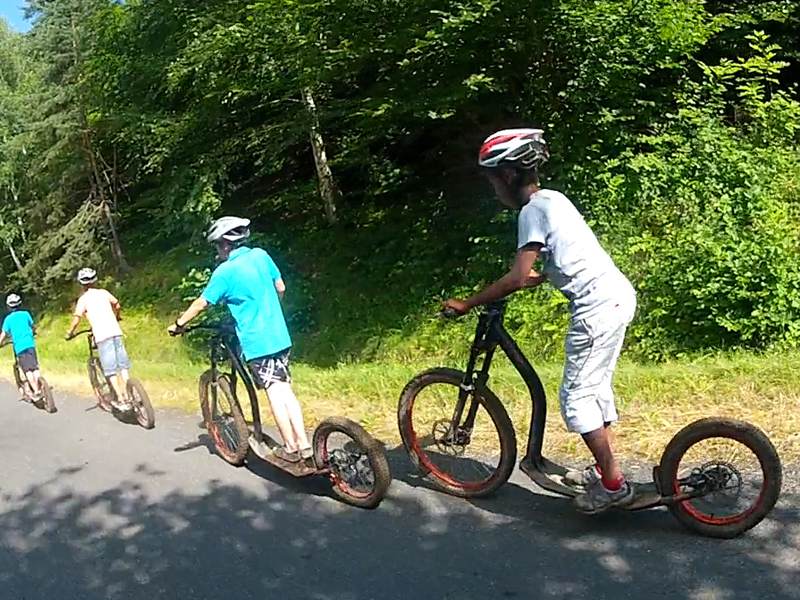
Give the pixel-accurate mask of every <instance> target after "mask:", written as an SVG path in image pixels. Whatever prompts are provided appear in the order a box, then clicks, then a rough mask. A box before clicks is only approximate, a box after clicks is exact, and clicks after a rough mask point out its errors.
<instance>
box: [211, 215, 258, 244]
mask: <svg viewBox="0 0 800 600" xmlns="http://www.w3.org/2000/svg"><path fill="white" fill-rule="evenodd" d="M249 237H250V219H242V218H240V217H222V218H221V219H217V220H216V221H214V223H212V224H211V227H210V228H209V229H208V235H207V236H206V239H207V240H208V241H209V242H218V241H219V240H227V241H228V242H240V241H242V240H246V239H247V238H249Z"/></svg>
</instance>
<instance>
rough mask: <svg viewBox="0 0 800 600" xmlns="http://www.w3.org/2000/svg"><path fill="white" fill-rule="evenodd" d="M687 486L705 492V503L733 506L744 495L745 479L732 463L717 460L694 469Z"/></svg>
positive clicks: (703, 495)
mask: <svg viewBox="0 0 800 600" xmlns="http://www.w3.org/2000/svg"><path fill="white" fill-rule="evenodd" d="M687 485H689V486H690V487H693V488H695V489H696V490H698V491H703V492H704V493H703V494H702V498H703V500H704V501H712V502H716V503H719V504H722V505H727V506H733V505H735V504H736V502H737V500H738V499H739V497H740V496H741V494H742V487H743V478H742V474H741V473H740V472H739V470H738V469H737V468H736V467H735V466H733V465H732V464H731V463H729V462H725V461H719V460H715V461H710V462H707V463H705V464H703V465H701V466H700V467H698V468H696V469H693V470H692V472H691V474H690V475H689V477H688V481H687Z"/></svg>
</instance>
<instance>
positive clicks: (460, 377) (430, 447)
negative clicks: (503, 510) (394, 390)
mask: <svg viewBox="0 0 800 600" xmlns="http://www.w3.org/2000/svg"><path fill="white" fill-rule="evenodd" d="M463 381H464V373H463V372H461V371H457V370H455V369H447V368H438V369H431V370H429V371H425V372H424V373H421V374H420V375H417V376H416V377H415V378H414V379H412V380H411V381H410V382H409V383H408V385H406V387H405V389H404V390H403V393H402V394H401V396H400V403H399V405H398V407H397V421H398V426H399V428H400V435H401V437H402V438H403V445H404V446H405V447H406V450H407V451H408V455H409V457H410V458H411V462H413V463H414V466H415V467H417V469H419V471H420V472H421V473H422V474H423V475H425V476H426V477H427V478H428V480H429V481H430V482H431V483H432V484H433V485H435V486H436V487H437V488H439V489H441V490H444V491H446V492H448V493H450V494H453V495H454V496H460V497H462V498H476V497H480V496H486V495H488V494H491V493H492V492H494V491H495V490H496V489H497V488H499V487H500V486H501V485H503V484H504V483H505V482H506V481H507V480H508V478H509V477H510V476H511V472H512V471H513V470H514V463H515V462H516V457H517V436H516V434H515V433H514V426H513V425H512V424H511V419H510V418H509V416H508V413H507V412H506V410H505V408H503V405H502V403H501V402H500V400H499V399H498V398H497V396H495V395H494V394H493V393H492V392H491V391H490V390H489V389H488V388H486V387H482V388H480V389H473V390H470V391H469V393H468V395H467V398H466V402H465V403H464V406H463V408H462V410H461V414H460V415H459V416H458V422H457V423H455V426H454V425H453V422H454V421H453V420H454V418H455V414H456V411H457V409H458V403H459V395H460V394H461V393H462V392H463V390H462V388H461V386H462V383H463ZM470 411H472V419H471V423H468V417H469V415H470Z"/></svg>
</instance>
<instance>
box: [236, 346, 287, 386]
mask: <svg viewBox="0 0 800 600" xmlns="http://www.w3.org/2000/svg"><path fill="white" fill-rule="evenodd" d="M290 351H291V350H290V349H289V348H287V349H286V350H281V351H280V352H276V353H275V354H269V355H267V356H261V357H259V358H254V359H253V360H249V361H247V364H248V366H249V367H250V371H251V372H252V373H253V378H254V379H255V382H256V386H257V387H258V388H259V389H262V390H268V389H269V386H271V385H272V384H273V383H275V382H276V381H278V382H283V383H292V374H291V372H290V371H289V353H290Z"/></svg>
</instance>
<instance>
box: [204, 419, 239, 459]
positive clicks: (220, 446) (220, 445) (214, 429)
mask: <svg viewBox="0 0 800 600" xmlns="http://www.w3.org/2000/svg"><path fill="white" fill-rule="evenodd" d="M219 430H220V427H219V425H218V424H217V422H216V421H215V420H214V421H211V426H210V427H209V428H208V431H209V433H210V434H211V439H212V440H214V445H215V446H216V447H217V452H219V453H220V454H222V455H223V456H224V457H227V458H230V457H232V456H233V455H234V454H235V451H232V450H230V449H229V448H228V446H227V445H226V444H225V442H224V440H223V439H222V435H221V434H220V431H219Z"/></svg>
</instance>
